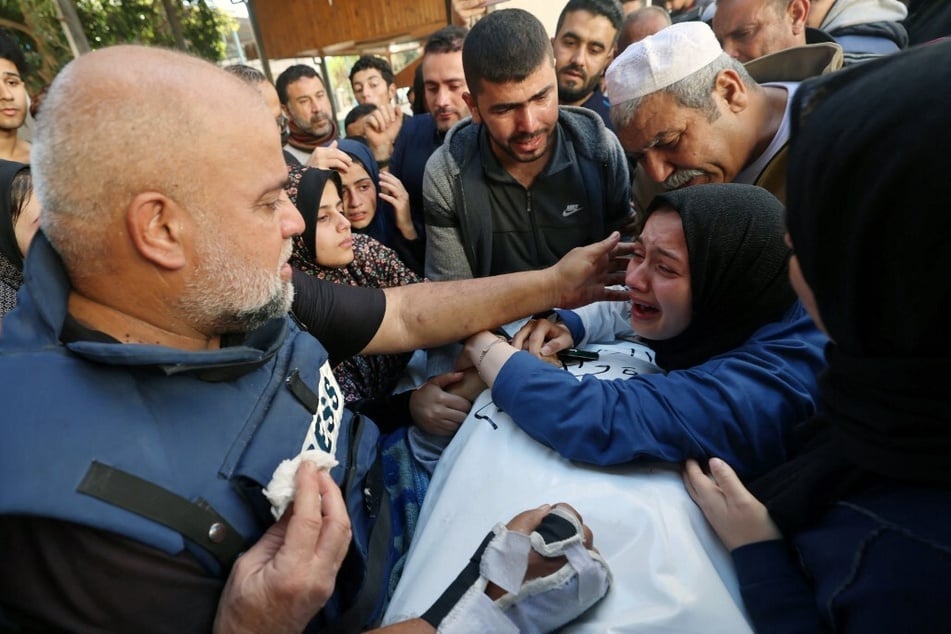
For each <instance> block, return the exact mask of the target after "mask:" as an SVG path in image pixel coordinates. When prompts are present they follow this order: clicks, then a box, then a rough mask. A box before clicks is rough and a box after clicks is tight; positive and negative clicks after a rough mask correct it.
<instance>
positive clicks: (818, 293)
mask: <svg viewBox="0 0 951 634" xmlns="http://www.w3.org/2000/svg"><path fill="white" fill-rule="evenodd" d="M949 62H951V42H944V43H939V44H934V45H931V46H926V47H922V48H918V49H913V50H910V51H908V52H906V53H902V54H898V55H896V56H893V57H891V58H885V59H882V60H877V61H874V62H869V63H866V64H862V65H861V66H858V67H855V68H854V69H851V70H849V71H844V72H841V73H839V74H836V75H832V76H829V77H828V78H823V79H820V80H815V81H812V82H809V83H807V84H804V85H803V86H802V87H801V88H800V89H799V92H798V93H797V94H796V98H795V102H794V112H795V115H794V119H793V122H794V128H793V137H792V146H791V154H790V172H789V192H790V193H789V198H788V200H789V214H788V221H787V222H788V228H789V235H790V238H791V241H792V244H793V248H794V249H795V252H796V255H795V257H794V258H793V260H792V262H791V264H790V273H791V278H792V282H793V285H794V286H795V287H796V289H797V291H798V292H799V294H800V297H802V298H803V302H804V303H805V304H806V306H807V307H810V312H812V313H813V315H814V317H815V319H816V321H817V323H820V324H821V325H823V327H824V329H825V330H826V331H827V332H828V334H829V336H830V338H831V339H832V340H833V342H834V343H832V344H830V346H829V348H828V351H827V356H828V360H829V369H828V371H827V372H825V373H824V374H823V376H822V377H821V381H820V387H821V413H820V414H819V415H818V416H816V417H815V418H812V419H810V420H808V421H807V422H806V423H804V424H802V425H801V426H800V427H799V428H798V429H797V434H796V439H797V445H798V446H797V450H796V451H795V453H794V456H793V458H792V460H791V461H790V462H788V463H787V464H785V465H783V466H781V467H779V468H777V469H776V470H774V471H772V472H770V473H769V474H767V475H766V476H764V477H763V478H761V479H759V480H757V481H755V482H753V483H752V484H751V486H750V489H751V491H752V494H751V493H750V492H748V491H747V490H746V489H745V488H743V486H742V485H741V484H740V483H739V481H738V480H737V479H736V477H735V475H734V474H733V473H732V472H731V470H730V468H729V467H728V466H727V465H726V464H725V463H724V462H723V461H719V460H711V461H710V471H711V473H712V476H713V478H712V479H711V478H710V477H708V476H706V475H704V474H703V473H702V472H701V471H700V468H699V466H698V465H697V464H696V463H690V464H688V466H687V470H686V474H685V481H686V484H687V488H688V490H689V491H690V492H691V495H692V496H693V497H694V499H695V500H696V501H697V502H698V504H699V505H700V507H701V508H702V509H703V511H704V513H705V514H706V515H707V518H708V519H709V520H710V522H711V524H712V525H713V527H714V529H715V530H716V531H717V533H718V534H719V535H720V536H721V538H722V539H723V541H724V543H725V544H726V545H727V547H729V548H730V549H731V550H733V556H734V561H735V562H736V566H737V572H738V575H739V578H740V584H741V590H742V592H743V596H744V602H745V603H746V606H747V609H748V611H749V613H750V616H751V618H752V621H753V623H754V626H755V627H756V629H758V630H762V631H770V632H776V631H790V632H793V631H795V632H800V631H802V632H805V631H810V632H812V631H827V630H833V631H841V630H847V631H858V632H897V631H907V632H924V631H934V630H935V629H936V628H937V629H940V630H944V629H947V626H946V625H945V624H946V621H947V614H948V605H949V602H951V582H949V579H951V528H949V527H951V392H949V385H951V329H949V323H951V250H949V248H948V242H949V240H951V214H949V213H948V210H947V206H948V200H951V179H949V178H948V172H949V169H951V158H949V155H948V153H947V148H948V147H949V145H951V125H949V124H948V121H947V117H948V113H949V112H951V70H949V68H951V67H949ZM754 495H755V497H754Z"/></svg>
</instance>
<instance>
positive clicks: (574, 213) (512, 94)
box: [423, 9, 630, 279]
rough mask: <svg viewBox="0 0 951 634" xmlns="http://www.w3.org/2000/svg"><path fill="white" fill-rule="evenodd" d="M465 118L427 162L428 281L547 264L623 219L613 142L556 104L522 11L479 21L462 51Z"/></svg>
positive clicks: (595, 120)
mask: <svg viewBox="0 0 951 634" xmlns="http://www.w3.org/2000/svg"><path fill="white" fill-rule="evenodd" d="M462 63H463V68H464V70H465V76H466V84H467V85H468V88H469V92H468V93H466V94H465V95H464V96H463V97H464V99H465V101H466V104H467V105H468V106H469V110H470V112H471V113H472V120H471V121H468V122H466V121H464V122H462V123H460V124H458V125H456V126H455V127H453V128H452V130H451V131H450V133H449V134H448V135H447V136H446V141H445V143H443V145H442V146H441V147H440V148H439V149H437V150H436V152H435V153H434V154H433V156H432V157H431V158H430V159H429V162H428V163H427V165H426V175H425V178H424V181H423V201H424V206H425V213H426V237H427V244H426V275H427V277H429V278H431V279H460V278H468V277H484V276H486V275H494V274H498V273H506V272H512V271H524V270H531V269H536V268H539V267H543V266H546V265H547V264H548V263H550V262H554V261H556V260H557V259H558V258H559V257H561V255H563V254H564V253H566V252H567V251H568V250H570V249H571V248H573V247H574V246H577V245H579V244H584V243H586V242H589V241H591V240H592V239H595V238H597V237H602V236H604V235H607V234H608V233H610V232H611V230H613V229H616V228H618V227H619V226H620V225H621V224H623V223H624V222H625V221H626V220H627V218H628V217H629V214H630V185H629V176H628V170H627V164H626V161H625V159H624V155H623V151H622V150H621V147H620V145H619V144H618V142H617V138H615V136H614V135H613V134H612V133H611V131H610V130H608V129H607V128H606V127H605V126H604V123H603V122H602V121H601V118H600V117H599V116H598V115H597V114H595V113H594V112H592V111H590V110H588V109H586V108H573V107H571V106H562V107H560V108H559V106H558V99H557V90H558V82H557V77H556V75H555V67H554V60H553V55H552V49H551V42H550V40H549V38H548V34H547V33H546V32H545V28H544V26H542V24H541V22H539V21H538V19H537V18H535V17H534V16H532V15H531V14H530V13H528V12H526V11H522V10H521V9H503V10H501V11H494V12H491V13H489V14H488V15H487V16H485V17H484V18H482V19H481V20H479V22H477V23H476V25H475V26H474V27H472V30H471V31H470V32H469V35H468V36H466V41H465V44H464V45H463V48H462Z"/></svg>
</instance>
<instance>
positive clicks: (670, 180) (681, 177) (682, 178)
mask: <svg viewBox="0 0 951 634" xmlns="http://www.w3.org/2000/svg"><path fill="white" fill-rule="evenodd" d="M704 174H706V172H704V171H701V170H677V171H676V172H674V173H673V174H671V175H670V176H668V177H667V180H665V181H664V183H663V185H664V189H667V190H671V189H680V188H681V187H683V186H684V185H686V184H687V183H689V182H690V179H692V178H695V177H697V176H703V175H704Z"/></svg>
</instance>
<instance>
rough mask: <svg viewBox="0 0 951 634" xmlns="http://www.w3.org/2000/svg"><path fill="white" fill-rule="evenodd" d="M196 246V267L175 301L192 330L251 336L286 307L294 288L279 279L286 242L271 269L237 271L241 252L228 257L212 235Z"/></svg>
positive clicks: (287, 249)
mask: <svg viewBox="0 0 951 634" xmlns="http://www.w3.org/2000/svg"><path fill="white" fill-rule="evenodd" d="M200 246H201V247H204V248H203V249H202V250H203V253H202V254H201V255H202V258H201V264H200V265H199V266H198V268H197V269H196V271H195V273H194V276H193V277H192V279H191V280H189V282H188V284H187V285H186V288H185V292H184V294H183V296H182V297H181V299H180V300H179V306H180V308H181V310H182V311H183V312H184V313H185V315H186V316H187V317H188V318H189V319H190V321H191V323H192V325H193V327H195V328H196V329H198V330H201V331H203V332H206V333H208V334H213V335H225V334H230V333H244V332H250V331H252V330H254V329H256V328H260V327H261V326H263V325H264V324H266V323H267V322H268V321H270V320H272V319H274V318H276V317H281V316H283V315H285V314H287V312H288V311H289V310H290V309H291V304H292V303H293V301H294V285H293V283H292V282H291V281H289V280H288V281H285V280H283V279H281V269H282V268H283V265H284V263H285V262H287V260H288V258H290V255H291V249H292V244H291V241H290V240H288V241H287V243H286V245H285V247H284V250H283V251H282V253H281V260H280V262H279V263H278V265H277V268H276V269H275V270H274V271H264V270H261V269H255V270H252V269H251V267H250V266H248V265H245V266H244V267H243V268H242V267H241V262H242V259H241V257H240V254H237V253H229V252H228V249H227V248H225V247H224V242H223V241H221V240H220V239H218V238H217V237H216V238H215V239H212V240H209V241H208V242H207V243H205V244H202V245H200Z"/></svg>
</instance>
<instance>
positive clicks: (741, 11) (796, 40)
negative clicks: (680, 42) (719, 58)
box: [713, 0, 806, 62]
mask: <svg viewBox="0 0 951 634" xmlns="http://www.w3.org/2000/svg"><path fill="white" fill-rule="evenodd" d="M793 4H794V3H790V7H789V9H787V10H785V11H783V10H779V9H777V8H776V6H775V4H774V3H773V2H770V1H768V0H719V1H718V2H717V12H716V14H715V15H714V16H713V32H714V34H715V35H716V36H717V39H718V40H720V45H721V46H722V47H723V50H724V52H726V54H727V55H729V56H730V57H734V58H736V59H738V60H740V61H741V62H748V61H750V60H751V59H756V58H757V57H762V56H763V55H767V54H769V53H773V52H775V51H781V50H784V49H787V48H792V47H793V46H800V45H802V44H805V43H806V36H805V31H804V30H803V28H804V25H803V24H802V23H801V22H797V21H796V20H795V16H794V15H793V13H792V10H794V9H795V8H797V7H798V5H796V6H793Z"/></svg>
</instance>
